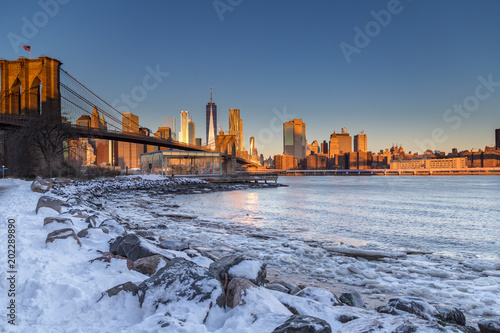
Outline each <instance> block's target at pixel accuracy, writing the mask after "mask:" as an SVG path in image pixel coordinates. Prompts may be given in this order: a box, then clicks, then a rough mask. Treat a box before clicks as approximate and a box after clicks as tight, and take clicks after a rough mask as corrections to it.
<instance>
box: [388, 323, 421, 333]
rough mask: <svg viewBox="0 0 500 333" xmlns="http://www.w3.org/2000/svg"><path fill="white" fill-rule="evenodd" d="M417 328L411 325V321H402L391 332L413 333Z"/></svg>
mask: <svg viewBox="0 0 500 333" xmlns="http://www.w3.org/2000/svg"><path fill="white" fill-rule="evenodd" d="M417 330H418V327H417V326H415V325H413V324H412V323H409V322H407V323H404V324H401V325H399V326H398V327H396V329H395V330H394V331H392V333H414V332H416V331H417Z"/></svg>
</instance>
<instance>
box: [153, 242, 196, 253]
mask: <svg viewBox="0 0 500 333" xmlns="http://www.w3.org/2000/svg"><path fill="white" fill-rule="evenodd" d="M159 246H160V247H161V248H162V249H167V250H173V251H184V250H187V249H189V244H188V243H186V242H180V241H170V240H165V241H163V242H161V243H160V245H159Z"/></svg>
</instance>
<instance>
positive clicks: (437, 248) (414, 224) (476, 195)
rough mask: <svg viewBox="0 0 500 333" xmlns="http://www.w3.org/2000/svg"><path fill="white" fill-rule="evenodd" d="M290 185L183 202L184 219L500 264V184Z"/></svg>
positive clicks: (390, 181)
mask: <svg viewBox="0 0 500 333" xmlns="http://www.w3.org/2000/svg"><path fill="white" fill-rule="evenodd" d="M279 182H280V183H282V184H286V185H288V187H280V188H275V189H246V190H242V191H230V192H213V193H207V194H203V195H183V196H176V197H175V198H173V201H174V203H176V204H179V205H180V206H181V210H182V211H184V212H185V213H189V214H193V215H197V216H199V217H201V218H204V219H208V220H213V221H232V222H237V223H242V224H246V225H252V226H255V227H259V228H271V229H276V230H280V231H282V232H286V233H290V234H293V235H294V236H296V237H301V238H305V239H314V240H322V241H338V242H343V243H347V244H352V245H362V244H366V243H373V244H376V245H378V246H381V247H385V248H389V249H416V250H423V251H432V252H434V253H441V254H444V255H448V256H453V257H462V258H463V257H471V256H472V257H478V258H484V259H499V258H500V177H496V176H448V177H446V176H444V177H440V176H433V177H423V176H422V177H420V176H410V177H404V176H399V177H382V176H366V177H339V176H337V177H332V176H330V177H328V176H327V177H314V176H310V177H280V178H279Z"/></svg>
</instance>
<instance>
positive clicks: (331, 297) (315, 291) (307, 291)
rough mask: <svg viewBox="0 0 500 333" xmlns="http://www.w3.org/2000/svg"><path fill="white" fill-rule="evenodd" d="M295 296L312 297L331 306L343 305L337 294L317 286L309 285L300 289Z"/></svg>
mask: <svg viewBox="0 0 500 333" xmlns="http://www.w3.org/2000/svg"><path fill="white" fill-rule="evenodd" d="M295 296H299V297H304V298H308V299H312V300H314V301H317V302H320V303H322V304H325V305H329V306H337V305H342V303H340V301H339V300H338V298H337V296H335V294H334V293H332V292H331V291H330V290H327V289H323V288H316V287H308V288H304V289H302V290H301V291H299V292H298V293H297V294H295Z"/></svg>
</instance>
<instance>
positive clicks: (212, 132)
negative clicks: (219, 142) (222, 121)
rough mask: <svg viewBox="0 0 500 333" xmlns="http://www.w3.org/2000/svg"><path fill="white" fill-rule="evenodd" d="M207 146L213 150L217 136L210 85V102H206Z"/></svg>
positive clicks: (215, 108)
mask: <svg viewBox="0 0 500 333" xmlns="http://www.w3.org/2000/svg"><path fill="white" fill-rule="evenodd" d="M206 130H207V141H206V142H207V147H208V148H210V149H212V150H215V143H216V140H215V138H216V136H217V105H215V103H214V102H212V87H210V102H208V104H207V122H206Z"/></svg>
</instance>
